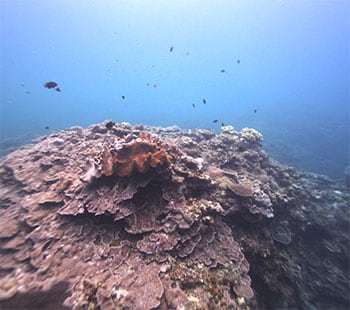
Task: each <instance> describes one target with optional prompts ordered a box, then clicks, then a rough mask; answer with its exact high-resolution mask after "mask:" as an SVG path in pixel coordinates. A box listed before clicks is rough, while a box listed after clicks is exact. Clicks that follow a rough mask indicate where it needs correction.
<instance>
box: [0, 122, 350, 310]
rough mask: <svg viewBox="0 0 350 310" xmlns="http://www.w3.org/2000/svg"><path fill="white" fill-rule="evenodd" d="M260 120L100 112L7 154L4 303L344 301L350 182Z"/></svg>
mask: <svg viewBox="0 0 350 310" xmlns="http://www.w3.org/2000/svg"><path fill="white" fill-rule="evenodd" d="M262 138H263V137H262V135H261V134H260V133H259V132H257V131H256V130H254V129H249V128H244V129H242V130H241V131H236V130H235V129H234V128H233V127H232V126H223V127H222V128H221V133H220V134H219V135H217V134H215V132H214V131H210V130H205V129H195V130H181V129H180V128H178V127H177V126H172V127H166V128H162V127H150V126H144V125H136V126H132V125H130V124H128V123H121V124H117V123H114V122H112V121H106V122H104V123H101V124H97V125H92V126H90V127H88V128H86V129H83V128H81V127H73V128H70V129H67V130H62V131H60V132H57V133H51V134H50V135H48V136H44V137H41V138H39V139H36V140H35V141H33V143H32V144H29V145H26V146H24V147H22V148H20V149H18V150H15V151H13V152H12V153H10V154H8V155H7V156H5V157H4V158H2V159H1V162H0V179H1V187H0V200H1V206H0V228H1V229H0V247H1V253H0V262H1V264H0V269H1V273H0V277H1V280H0V300H1V301H0V308H1V309H29V308H31V309H281V308H283V309H346V308H347V309H348V308H349V307H350V301H349V295H350V294H349V280H350V279H349V262H350V255H349V244H350V243H349V242H350V240H349V228H350V207H349V198H350V193H349V188H348V187H346V184H345V183H337V182H334V181H331V180H330V179H328V178H326V177H324V176H319V175H315V174H310V173H306V172H302V171H298V170H296V169H294V168H291V167H288V166H283V165H281V164H280V163H278V162H276V161H274V160H273V159H271V158H270V157H269V156H268V155H267V154H266V153H265V152H264V151H262V149H261V142H262Z"/></svg>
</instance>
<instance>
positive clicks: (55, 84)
mask: <svg viewBox="0 0 350 310" xmlns="http://www.w3.org/2000/svg"><path fill="white" fill-rule="evenodd" d="M43 86H44V87H45V88H48V89H51V88H53V89H54V90H55V91H59V92H60V91H61V89H60V88H59V87H58V85H57V83H56V82H53V81H51V82H47V83H45V84H44V85H43Z"/></svg>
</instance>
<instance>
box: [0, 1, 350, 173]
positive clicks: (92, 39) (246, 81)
mask: <svg viewBox="0 0 350 310" xmlns="http://www.w3.org/2000/svg"><path fill="white" fill-rule="evenodd" d="M0 3H1V7H0V8H1V16H0V17H1V141H2V147H3V148H6V147H8V146H10V145H12V144H13V143H23V142H26V141H28V140H29V139H30V138H32V137H34V136H38V135H42V134H46V133H47V130H45V126H50V128H51V129H53V130H58V129H62V128H66V127H69V126H72V125H81V126H88V125H90V124H91V123H97V122H101V121H103V120H105V119H113V120H115V121H118V122H120V121H127V122H130V123H144V124H151V125H162V126H168V125H173V124H177V125H179V126H180V127H183V128H195V127H204V128H214V129H216V130H217V131H219V130H220V122H221V121H223V122H224V123H225V124H230V125H233V126H234V127H235V128H237V129H241V128H242V127H253V128H256V129H258V130H259V131H261V132H262V133H263V135H264V138H265V149H266V150H268V152H269V153H270V154H271V155H272V156H273V157H274V158H276V159H278V160H281V161H282V162H284V163H287V164H290V165H293V166H297V167H300V168H304V169H307V170H310V171H314V172H318V173H322V174H327V175H329V176H331V177H334V178H342V177H343V171H344V168H345V166H346V164H347V161H348V156H349V102H350V95H349V76H350V73H349V66H350V63H349V26H350V25H349V18H350V14H349V10H350V9H349V1H348V0H344V1H309V0H308V1H297V0H294V1H288V0H286V1H283V0H282V1H277V0H276V1H272V0H271V1H255V0H254V1H246V0H244V1H243V0H242V1H233V0H227V1H218V0H215V1H203V0H198V1H187V0H183V1H161V0H159V1H147V0H140V1H131V0H124V1H122V0H120V1H118V0H115V1H88V0H86V1H74V0H71V1H68V0H67V1H64V0H60V1H57V0H46V1H45V0H42V1H39V0H36V1H31V0H23V1H16V0H0ZM171 46H174V50H173V52H169V48H170V47H171ZM237 59H239V60H240V61H241V63H240V64H237V63H236V60H237ZM221 69H225V70H226V72H225V73H221V72H220V70H221ZM50 80H53V81H56V82H57V83H58V84H59V87H60V88H61V89H62V92H61V93H59V92H55V91H54V90H48V89H45V88H44V87H43V86H42V85H43V84H44V83H45V82H47V81H50ZM21 83H23V84H24V86H22V85H21ZM147 83H150V84H151V86H149V87H147V85H146V84H147ZM153 84H157V85H158V88H154V87H152V85H153ZM26 91H29V92H30V94H27V93H26ZM121 95H125V96H126V98H127V99H126V100H125V101H123V100H122V99H121ZM202 98H206V100H207V104H206V105H203V104H202V103H201V101H202ZM192 103H195V104H196V108H193V107H192ZM254 109H257V113H254V112H253V111H254ZM213 119H219V123H217V124H214V123H212V121H213Z"/></svg>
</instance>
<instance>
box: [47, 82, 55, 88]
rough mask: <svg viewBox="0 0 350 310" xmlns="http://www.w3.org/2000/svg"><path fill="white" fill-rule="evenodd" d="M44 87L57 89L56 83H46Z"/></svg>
mask: <svg viewBox="0 0 350 310" xmlns="http://www.w3.org/2000/svg"><path fill="white" fill-rule="evenodd" d="M44 87H45V88H55V87H57V83H56V82H52V81H51V82H47V83H45V84H44Z"/></svg>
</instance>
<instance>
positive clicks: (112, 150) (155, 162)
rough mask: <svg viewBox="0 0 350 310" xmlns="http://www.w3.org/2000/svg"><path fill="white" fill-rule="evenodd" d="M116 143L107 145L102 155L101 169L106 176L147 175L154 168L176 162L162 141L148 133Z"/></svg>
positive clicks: (141, 133)
mask: <svg viewBox="0 0 350 310" xmlns="http://www.w3.org/2000/svg"><path fill="white" fill-rule="evenodd" d="M116 143H117V145H116V146H111V145H105V147H104V149H103V151H102V153H101V168H102V172H103V174H104V175H105V176H111V175H112V174H116V175H119V176H121V177H125V176H130V175H132V174H133V173H135V172H140V173H146V172H148V171H149V170H150V169H152V168H157V167H161V166H168V165H170V164H171V163H172V161H173V160H174V156H173V155H171V154H170V153H169V152H168V150H167V149H166V148H164V146H163V145H161V143H160V140H159V139H156V138H152V137H151V135H150V134H149V133H147V132H140V133H139V135H138V136H137V138H134V139H132V140H131V141H123V140H117V141H116Z"/></svg>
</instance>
